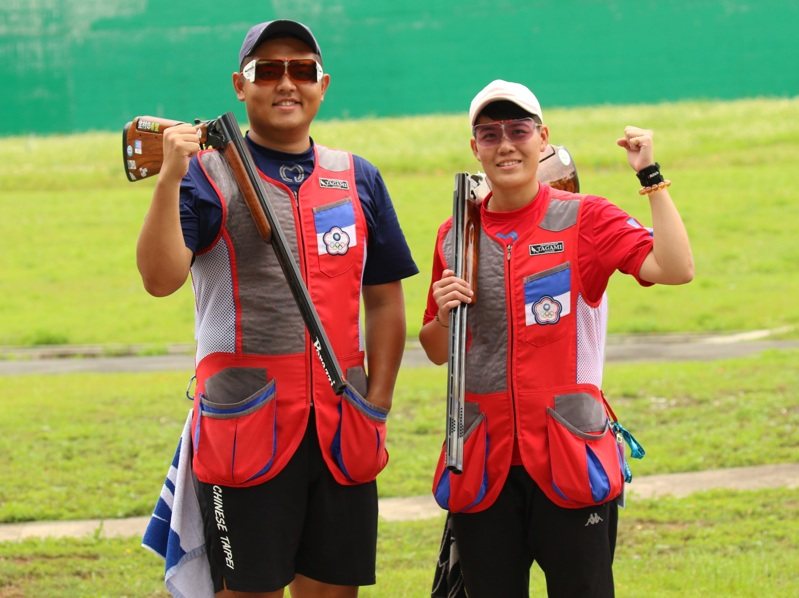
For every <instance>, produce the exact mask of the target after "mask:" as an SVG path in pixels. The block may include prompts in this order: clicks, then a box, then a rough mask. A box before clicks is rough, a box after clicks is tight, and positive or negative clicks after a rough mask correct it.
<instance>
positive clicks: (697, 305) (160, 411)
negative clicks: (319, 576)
mask: <svg viewBox="0 0 799 598" xmlns="http://www.w3.org/2000/svg"><path fill="white" fill-rule="evenodd" d="M797 117H799V100H748V101H741V102H729V103H682V104H670V105H657V106H626V107H597V108H590V109H574V110H550V111H549V112H548V119H549V123H550V126H551V127H552V130H553V140H554V141H555V142H557V143H562V144H564V145H566V146H567V147H568V148H569V149H570V150H571V152H572V154H573V155H574V156H575V159H576V161H577V164H578V168H579V169H580V178H581V182H582V185H583V189H584V190H590V191H592V192H595V193H598V194H602V195H607V196H608V197H611V198H612V199H614V200H615V201H617V202H618V203H619V204H620V205H622V206H623V207H624V208H625V209H627V210H628V211H630V212H631V213H633V214H634V215H636V216H638V217H639V218H640V219H641V220H642V221H644V222H645V223H646V222H648V216H647V211H648V210H647V208H646V204H645V203H642V202H645V200H642V199H641V198H640V197H639V196H638V195H637V193H636V192H635V191H636V189H637V184H636V180H635V177H634V175H633V174H632V173H631V172H630V171H629V168H628V167H627V165H626V161H625V160H624V157H623V155H622V153H621V151H620V150H618V149H617V148H615V146H614V140H615V138H616V137H617V135H618V133H619V131H620V130H621V128H622V126H623V125H624V124H627V123H636V124H644V125H647V126H652V127H653V128H655V129H656V131H657V133H656V141H657V144H658V145H657V147H658V148H659V149H658V152H657V157H658V160H659V161H660V163H661V164H662V165H663V169H664V172H665V173H666V174H667V176H668V177H669V178H671V179H672V180H673V181H674V186H673V187H672V190H673V195H674V197H675V199H676V200H677V202H678V204H679V205H680V207H681V210H682V213H683V215H684V217H685V220H686V223H687V226H688V228H689V232H690V234H691V237H692V242H693V247H694V252H695V258H696V262H697V276H696V280H695V281H694V282H693V283H692V284H690V285H688V286H685V287H679V288H659V287H655V288H653V289H649V290H641V289H638V288H637V287H636V285H635V284H634V283H633V282H632V281H631V280H629V279H626V278H624V277H617V280H615V281H614V283H613V284H612V286H611V288H610V294H611V327H612V328H611V331H612V332H627V333H635V332H647V333H650V332H687V331H718V332H731V331H738V330H754V329H763V328H769V329H777V328H784V329H786V332H784V334H785V335H788V336H792V337H796V336H797V335H798V334H799V332H798V331H797V324H799V307H797V305H796V302H795V301H794V300H793V298H794V296H796V293H797V291H799V277H797V276H796V264H797V260H799V248H798V247H799V246H797V244H796V242H795V239H794V238H793V228H794V227H793V226H791V224H792V223H796V222H799V219H797V215H798V213H799V209H798V208H797V202H796V201H795V200H794V199H793V197H792V194H793V189H792V185H793V179H792V175H793V172H794V170H795V164H796V163H797V161H799V118H797ZM467 134H468V131H466V129H465V127H464V123H463V118H462V117H449V116H447V117H427V118H413V119H385V120H374V121H358V122H326V123H319V125H318V126H317V127H316V130H315V133H314V136H315V138H316V140H317V141H318V142H320V143H325V144H329V145H333V146H341V147H346V148H348V149H351V150H353V151H356V152H357V153H360V154H362V155H364V156H366V157H368V158H369V159H370V160H371V161H373V162H374V163H375V164H376V165H378V166H379V167H380V169H381V171H382V172H383V174H384V177H385V179H386V181H387V183H388V185H389V188H390V189H391V191H392V195H393V197H394V201H395V204H396V207H397V211H398V213H399V215H400V219H401V222H402V224H403V227H404V230H405V233H406V236H407V238H408V240H409V243H410V244H411V247H412V250H413V253H414V256H415V258H416V260H417V263H418V264H419V266H420V269H421V271H422V274H421V275H420V276H416V277H414V278H412V279H410V280H408V281H407V283H406V286H405V290H406V297H407V304H408V322H409V337H411V338H413V337H415V335H416V332H417V330H418V324H419V321H420V319H421V311H422V306H423V302H424V293H425V289H426V286H427V282H428V281H427V276H428V275H427V272H428V270H429V264H430V258H429V253H430V249H431V247H432V242H433V238H434V234H435V230H436V228H437V226H438V224H439V222H440V221H441V220H443V219H444V218H445V217H446V216H447V215H448V212H449V210H450V198H451V186H452V179H453V173H454V172H455V171H457V170H461V169H463V170H469V169H474V167H475V165H476V163H475V162H474V161H473V159H472V158H471V156H470V155H469V152H468V148H467V145H466V142H467V137H466V136H467ZM378 140H379V141H378ZM120 145H121V144H120V139H119V134H116V133H114V134H111V133H97V134H89V135H79V136H71V137H48V138H38V137H26V138H10V139H4V140H3V141H2V143H0V209H2V210H3V214H4V215H5V218H4V219H2V220H1V221H0V235H2V237H3V239H4V240H5V245H4V249H3V251H2V252H0V273H2V275H0V346H1V345H15V346H36V345H59V344H69V343H77V344H84V343H92V344H99V345H102V346H104V347H106V350H107V351H108V352H115V351H120V350H125V348H127V347H128V346H132V345H136V346H137V347H138V349H137V350H140V351H148V352H158V351H162V350H164V349H165V347H166V346H167V345H170V344H173V343H188V342H190V341H191V339H192V334H193V333H192V316H193V303H192V296H191V289H190V288H189V285H186V286H185V287H184V288H183V289H181V291H179V292H178V293H176V294H175V295H174V296H172V297H169V298H165V299H154V298H150V297H148V296H147V295H146V294H145V292H144V291H143V290H142V288H141V284H140V282H139V279H138V274H137V273H136V269H135V263H134V257H133V256H134V246H135V239H136V236H137V232H138V228H139V225H140V223H141V219H142V217H143V214H144V211H145V210H146V206H147V202H148V199H149V194H150V192H151V189H152V182H151V181H146V182H141V183H137V184H129V183H127V182H126V179H125V178H124V174H123V172H122V160H121V157H120V155H119V151H120ZM798 358H799V351H772V352H766V353H763V354H760V355H757V356H753V357H749V358H744V359H736V360H720V361H712V362H701V363H699V362H690V363H689V362H676V363H650V364H642V363H636V364H611V365H609V366H608V367H607V368H606V374H605V382H606V383H605V391H606V394H607V396H608V398H609V400H610V401H611V402H612V403H613V406H614V409H615V411H616V413H617V414H618V416H619V417H620V419H621V420H622V422H623V423H624V424H625V426H626V427H627V428H628V429H629V430H630V431H631V432H632V433H633V434H634V435H635V436H636V437H637V439H638V440H639V441H640V442H641V443H642V444H643V445H644V447H645V448H646V450H647V456H646V458H645V459H643V460H642V461H640V462H639V461H634V462H632V467H633V472H634V474H635V476H642V475H649V474H657V473H668V472H680V471H697V470H702V469H707V468H718V467H733V466H742V465H758V464H767V463H785V462H794V461H796V459H797V445H798V444H799V442H798V441H797V439H798V438H799V398H798V397H797V391H796V389H797V387H799V370H798V369H797V368H796V363H797V362H799V359H798ZM445 374H446V372H445V370H444V369H443V368H432V367H429V368H416V369H406V370H403V371H402V372H401V374H400V376H401V377H400V381H399V384H398V390H397V395H396V396H395V399H394V408H393V410H392V413H391V416H390V420H389V421H390V428H389V439H388V442H389V450H390V452H391V460H390V462H389V465H388V467H387V469H386V471H385V472H384V473H383V474H382V475H381V477H380V494H381V496H383V497H389V496H410V495H418V494H424V493H427V492H429V489H430V482H431V475H432V470H433V465H434V462H435V459H436V457H437V452H438V449H439V447H440V444H441V440H442V428H443V405H444V398H443V397H444V392H445ZM190 375H191V372H158V373H152V372H149V373H140V374H64V375H46V376H0V396H2V415H0V457H1V458H0V480H2V483H0V523H2V522H5V523H8V522H19V521H31V520H49V519H75V518H112V517H125V516H132V515H147V514H149V513H150V512H151V510H152V507H153V505H154V502H155V499H156V498H157V495H158V492H159V490H160V487H161V483H162V481H163V477H164V474H165V473H166V469H167V466H168V463H169V461H170V459H171V456H172V453H173V451H174V447H175V443H176V441H177V437H178V435H179V433H180V430H181V427H182V423H183V420H184V418H185V415H186V412H187V409H188V407H189V406H190V405H189V403H188V401H186V399H185V397H184V396H183V389H184V388H185V387H186V382H187V381H188V377H189V376H190ZM634 484H635V480H633V485H634ZM797 521H799V501H797V495H796V492H795V491H790V490H762V491H757V492H721V491H716V492H708V493H703V494H700V495H695V496H692V497H689V498H686V499H665V500H658V501H645V500H638V499H636V500H631V501H630V502H629V504H628V507H627V508H626V509H625V510H624V511H623V512H622V515H621V521H620V534H619V547H618V551H617V562H616V565H615V567H614V570H615V575H616V584H617V595H618V596H621V597H628V596H630V597H638V596H647V597H650V596H652V597H656V598H657V597H672V596H673V597H677V596H679V597H694V596H696V597H703V598H704V597H705V596H752V597H755V596H763V595H768V596H775V597H783V596H784V597H788V596H795V595H799V579H797V576H796V571H797V570H799V546H797V544H799V541H797V538H799V524H797ZM440 532H441V521H440V520H435V519H433V520H428V521H421V522H405V523H387V522H384V521H381V524H380V536H379V548H378V554H379V564H378V585H377V586H376V587H375V588H366V589H365V590H364V591H363V592H362V595H363V596H367V597H371V596H374V597H377V596H380V597H383V596H387V597H392V598H393V597H406V596H407V597H416V596H423V595H425V593H427V591H428V588H429V586H430V582H431V579H432V571H433V565H434V561H435V556H436V550H437V547H438V542H439V538H440ZM162 567H163V564H162V561H160V560H159V559H158V558H156V557H154V556H153V555H151V554H149V553H147V552H145V551H144V550H143V549H141V548H140V547H139V539H138V538H131V539H125V540H108V539H103V538H101V537H99V536H97V537H91V538H84V539H74V540H41V541H25V542H19V543H0V598H20V597H27V596H48V597H49V596H52V597H62V596H63V597H66V596H70V597H71V596H81V597H84V596H92V597H93V596H98V597H99V596H103V597H105V596H115V597H116V596H136V597H138V596H158V597H164V596H166V595H167V594H166V593H165V591H164V589H163V583H162V578H161V576H162V574H163V570H162ZM531 588H533V593H534V594H535V593H538V594H541V593H542V592H543V580H542V576H541V574H540V572H538V571H536V572H535V573H534V575H533V579H532V581H531Z"/></svg>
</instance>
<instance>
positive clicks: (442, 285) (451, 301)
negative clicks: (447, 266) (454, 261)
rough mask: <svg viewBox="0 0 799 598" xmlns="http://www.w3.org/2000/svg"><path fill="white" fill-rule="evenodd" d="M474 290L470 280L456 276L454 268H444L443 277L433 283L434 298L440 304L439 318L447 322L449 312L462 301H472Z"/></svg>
mask: <svg viewBox="0 0 799 598" xmlns="http://www.w3.org/2000/svg"><path fill="white" fill-rule="evenodd" d="M473 296H474V291H472V287H471V286H470V285H469V283H468V282H466V281H465V280H463V279H462V278H458V277H457V276H455V272H453V271H452V270H444V271H443V272H442V273H441V279H440V280H438V281H437V282H434V283H433V299H434V300H435V302H436V305H438V319H439V320H440V321H441V322H446V321H447V320H448V319H449V312H450V311H452V310H453V309H455V308H456V307H458V305H460V304H461V303H471V302H472V297H473Z"/></svg>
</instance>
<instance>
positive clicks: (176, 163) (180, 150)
mask: <svg viewBox="0 0 799 598" xmlns="http://www.w3.org/2000/svg"><path fill="white" fill-rule="evenodd" d="M163 137H164V139H163V145H164V161H163V163H162V165H161V173H160V178H169V179H172V180H180V179H182V178H183V177H184V176H186V173H187V172H188V170H189V160H190V159H191V157H192V156H193V155H194V154H196V153H197V152H199V151H200V139H199V131H198V129H197V127H195V126H194V125H190V124H188V123H182V124H179V125H175V126H173V127H169V128H168V129H166V130H165V131H164V136H163Z"/></svg>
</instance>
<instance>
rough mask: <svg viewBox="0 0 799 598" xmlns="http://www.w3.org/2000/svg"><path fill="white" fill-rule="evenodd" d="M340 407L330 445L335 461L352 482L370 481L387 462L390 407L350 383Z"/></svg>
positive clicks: (342, 395)
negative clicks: (383, 406)
mask: <svg viewBox="0 0 799 598" xmlns="http://www.w3.org/2000/svg"><path fill="white" fill-rule="evenodd" d="M338 411H339V421H338V426H337V428H336V432H335V434H334V435H333V440H332V442H331V445H330V451H331V453H332V455H333V458H334V460H335V462H336V465H337V466H338V468H339V470H340V471H341V473H342V474H344V476H345V477H346V478H347V479H348V480H349V481H350V482H352V483H355V484H363V483H365V482H371V481H372V480H374V479H375V478H376V477H377V474H379V473H380V472H381V471H382V470H383V468H384V467H385V466H386V464H387V463H388V451H387V450H386V419H387V418H388V410H386V409H383V408H382V407H378V406H377V405H374V404H372V403H370V402H369V401H367V400H366V399H364V398H363V397H362V396H361V395H360V393H359V392H358V391H357V390H355V388H354V387H353V386H352V385H351V384H349V383H348V384H347V387H346V388H345V389H344V392H343V393H342V394H341V399H340V402H339V405H338Z"/></svg>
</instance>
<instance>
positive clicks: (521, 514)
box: [451, 467, 618, 598]
mask: <svg viewBox="0 0 799 598" xmlns="http://www.w3.org/2000/svg"><path fill="white" fill-rule="evenodd" d="M451 518H452V529H453V533H454V535H455V542H456V544H457V548H458V554H459V556H460V567H461V571H462V573H463V580H464V584H465V586H466V590H467V592H468V594H469V596H470V598H493V597H495V596H503V597H504V596H507V597H517V596H528V595H529V593H528V587H529V584H530V567H531V566H532V564H533V561H535V562H537V563H538V564H539V566H540V567H541V569H542V570H543V572H544V576H545V577H546V583H547V594H548V595H549V596H558V597H559V598H564V597H574V598H583V597H589V596H590V597H594V598H600V597H602V598H609V597H612V596H613V595H614V589H613V571H612V564H613V553H614V550H615V548H616V527H617V521H618V506H617V504H616V501H615V500H614V501H610V502H608V503H605V504H602V505H598V506H596V507H588V508H584V509H564V508H562V507H559V506H558V505H556V504H555V503H553V502H552V501H550V500H549V499H548V498H547V497H546V496H545V495H544V493H543V492H542V491H541V489H540V488H539V487H538V486H537V485H536V483H535V482H534V481H533V480H532V479H531V478H530V476H529V475H528V473H527V472H526V471H525V469H524V468H523V467H511V470H510V474H509V475H508V479H507V481H506V482H505V486H504V487H503V488H502V492H500V494H499V497H498V498H497V501H496V502H495V503H494V504H493V505H491V506H490V507H489V508H488V509H486V510H485V511H480V512H478V513H456V514H454V515H452V516H451Z"/></svg>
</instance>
